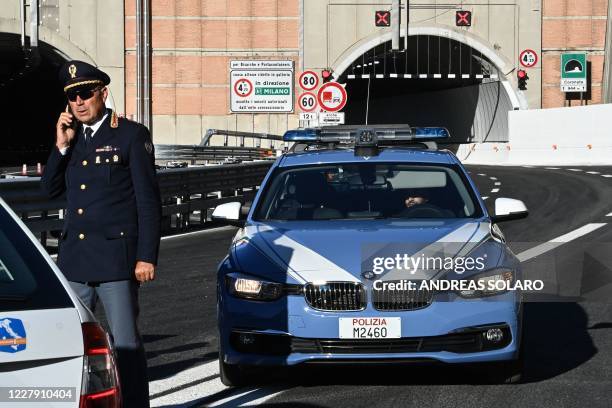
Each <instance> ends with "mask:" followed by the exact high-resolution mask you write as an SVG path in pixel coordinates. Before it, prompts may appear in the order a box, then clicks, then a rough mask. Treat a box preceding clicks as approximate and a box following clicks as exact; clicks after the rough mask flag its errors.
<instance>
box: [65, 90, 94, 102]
mask: <svg viewBox="0 0 612 408" xmlns="http://www.w3.org/2000/svg"><path fill="white" fill-rule="evenodd" d="M100 89H102V88H100V87H96V88H84V89H74V90H72V89H71V90H69V91H68V92H66V96H67V97H68V100H69V101H70V102H74V101H76V100H77V96H79V97H80V98H81V99H82V100H84V101H86V100H87V99H90V98H91V97H92V96H94V94H95V93H96V91H99V90H100Z"/></svg>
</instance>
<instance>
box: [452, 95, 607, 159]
mask: <svg viewBox="0 0 612 408" xmlns="http://www.w3.org/2000/svg"><path fill="white" fill-rule="evenodd" d="M508 125H509V134H510V140H509V143H507V144H506V143H501V144H495V143H493V144H490V143H489V144H472V145H462V146H461V147H460V149H459V151H458V152H457V156H458V157H459V158H460V159H462V161H463V162H464V163H473V164H476V163H480V164H492V165H610V163H612V136H611V135H610V129H612V104H602V105H592V106H580V107H573V108H569V107H567V108H553V109H542V110H523V111H510V112H508Z"/></svg>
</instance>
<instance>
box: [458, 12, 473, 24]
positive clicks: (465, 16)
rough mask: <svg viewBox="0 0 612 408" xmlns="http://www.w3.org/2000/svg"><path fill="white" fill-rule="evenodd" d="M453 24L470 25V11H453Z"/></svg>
mask: <svg viewBox="0 0 612 408" xmlns="http://www.w3.org/2000/svg"><path fill="white" fill-rule="evenodd" d="M455 25H456V26H457V27H471V26H472V12H471V11H469V10H457V11H456V12H455Z"/></svg>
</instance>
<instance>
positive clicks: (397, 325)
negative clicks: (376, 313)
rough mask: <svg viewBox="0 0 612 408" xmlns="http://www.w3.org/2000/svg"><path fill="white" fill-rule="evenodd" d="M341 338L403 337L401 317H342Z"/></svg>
mask: <svg viewBox="0 0 612 408" xmlns="http://www.w3.org/2000/svg"><path fill="white" fill-rule="evenodd" d="M338 324H339V329H340V330H339V332H340V338H341V339H397V338H400V337H402V319H401V318H400V317H341V318H340V319H339V322H338Z"/></svg>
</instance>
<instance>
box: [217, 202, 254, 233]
mask: <svg viewBox="0 0 612 408" xmlns="http://www.w3.org/2000/svg"><path fill="white" fill-rule="evenodd" d="M241 207H242V204H241V203H239V202H237V201H234V202H231V203H225V204H221V205H218V206H217V207H215V209H214V210H213V213H212V216H211V217H212V219H213V221H221V222H224V223H226V224H229V225H235V226H237V227H243V226H244V222H245V220H246V214H245V213H244V212H242V211H240V210H241Z"/></svg>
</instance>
